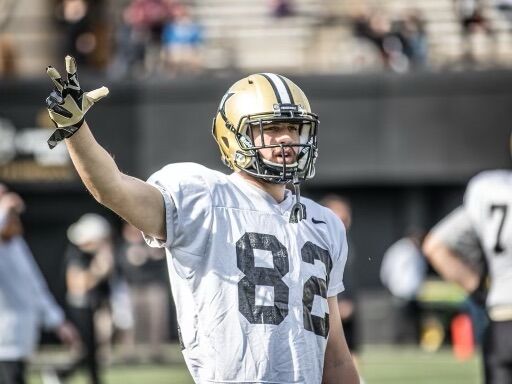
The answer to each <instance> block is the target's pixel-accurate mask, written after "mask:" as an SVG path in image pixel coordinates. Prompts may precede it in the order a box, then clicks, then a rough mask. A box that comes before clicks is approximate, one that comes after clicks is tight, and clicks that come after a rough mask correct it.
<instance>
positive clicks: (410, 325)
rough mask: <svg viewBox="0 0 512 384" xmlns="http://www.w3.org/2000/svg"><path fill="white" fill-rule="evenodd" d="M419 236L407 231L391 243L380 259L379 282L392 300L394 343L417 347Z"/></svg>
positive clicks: (422, 266) (423, 267)
mask: <svg viewBox="0 0 512 384" xmlns="http://www.w3.org/2000/svg"><path fill="white" fill-rule="evenodd" d="M423 236H424V234H423V232H422V231H420V230H417V229H411V230H409V231H408V232H407V235H406V236H405V237H403V238H401V239H399V240H398V241H396V242H395V243H393V244H392V245H391V246H390V247H389V248H388V249H387V251H386V252H385V253H384V256H383V258H382V264H381V267H380V280H381V282H382V284H383V285H384V286H385V287H386V288H387V289H388V291H389V292H390V293H391V295H392V296H393V300H392V304H393V307H394V315H395V318H394V320H393V325H394V327H395V328H394V341H395V342H396V343H398V344H403V343H411V342H412V343H414V344H417V343H418V341H419V335H420V308H419V305H418V300H417V296H418V293H419V292H420V289H421V287H422V286H423V282H424V280H425V276H426V273H427V263H426V262H425V258H424V256H423V253H422V251H421V244H422V241H423Z"/></svg>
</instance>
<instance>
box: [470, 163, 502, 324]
mask: <svg viewBox="0 0 512 384" xmlns="http://www.w3.org/2000/svg"><path fill="white" fill-rule="evenodd" d="M464 208H465V210H466V212H467V214H468V215H469V218H470V220H471V225H472V226H473V228H474V229H475V232H476V234H477V236H478V239H479V240H480V243H481V246H482V249H483V251H484V254H485V258H486V262H487V266H488V270H489V277H490V287H489V294H488V296H487V303H486V304H487V307H488V309H489V313H490V314H491V316H492V314H493V311H494V310H499V308H500V307H501V308H503V307H508V308H512V217H511V214H512V211H511V210H512V171H506V170H494V171H485V172H482V173H480V174H478V175H477V176H475V177H474V178H473V179H471V181H470V182H469V184H468V187H467V189H466V194H465V196H464Z"/></svg>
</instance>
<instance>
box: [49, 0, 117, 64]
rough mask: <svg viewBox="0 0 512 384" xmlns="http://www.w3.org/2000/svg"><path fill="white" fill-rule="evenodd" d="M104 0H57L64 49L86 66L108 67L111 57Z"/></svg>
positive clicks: (57, 13) (58, 19)
mask: <svg viewBox="0 0 512 384" xmlns="http://www.w3.org/2000/svg"><path fill="white" fill-rule="evenodd" d="M103 8H104V0H57V6H56V8H55V17H56V20H57V22H58V25H59V26H60V28H61V30H62V34H63V38H64V39H63V45H62V49H61V52H63V53H65V54H71V55H73V56H74V57H76V60H77V61H78V62H79V63H80V64H82V65H83V66H84V67H85V68H87V69H90V70H97V69H103V68H105V66H106V64H107V61H108V60H109V56H110V49H111V48H110V45H109V44H108V41H109V39H108V28H107V25H106V22H105V17H104V15H103Z"/></svg>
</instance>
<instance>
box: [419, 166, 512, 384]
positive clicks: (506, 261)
mask: <svg viewBox="0 0 512 384" xmlns="http://www.w3.org/2000/svg"><path fill="white" fill-rule="evenodd" d="M511 206H512V171H510V170H492V171H484V172H482V173H480V174H478V175H476V176H475V177H473V178H472V179H471V180H470V181H469V183H468V186H467V188H466V192H465V195H464V203H463V207H462V211H461V213H458V214H456V215H454V217H452V218H449V219H447V222H446V224H445V225H446V227H447V228H446V229H444V230H443V231H441V230H434V231H433V232H432V233H431V235H430V236H429V237H428V239H427V241H426V242H425V247H424V248H425V253H426V254H427V255H428V257H429V260H430V262H431V264H432V266H433V267H434V268H435V269H436V270H437V271H438V272H439V274H440V275H441V276H443V277H444V278H445V279H447V280H449V281H453V282H455V283H457V284H458V285H460V286H461V287H462V288H463V289H464V290H465V291H466V292H468V294H469V295H470V296H471V297H472V298H473V299H474V300H476V301H477V302H483V301H485V306H486V309H487V315H488V317H489V324H488V326H487V329H486V331H485V335H484V339H483V357H484V374H485V383H486V384H505V383H511V382H512V337H511V335H512V221H511V220H510V212H509V211H510V207H511ZM480 248H481V249H482V250H483V255H484V256H485V263H484V265H486V266H487V273H488V278H486V277H487V275H486V274H485V273H482V272H481V271H480V270H478V269H477V268H475V267H474V264H475V262H474V261H472V259H474V256H473V255H475V254H476V255H478V252H479V250H480ZM457 254H463V255H465V257H464V258H460V257H457ZM507 335H508V336H507Z"/></svg>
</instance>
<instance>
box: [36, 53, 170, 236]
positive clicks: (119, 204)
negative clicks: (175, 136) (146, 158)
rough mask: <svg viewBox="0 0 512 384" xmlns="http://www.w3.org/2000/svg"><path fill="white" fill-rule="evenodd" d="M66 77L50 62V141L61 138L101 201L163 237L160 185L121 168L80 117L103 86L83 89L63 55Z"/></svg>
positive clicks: (104, 90)
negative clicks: (51, 126) (128, 173)
mask: <svg viewBox="0 0 512 384" xmlns="http://www.w3.org/2000/svg"><path fill="white" fill-rule="evenodd" d="M66 71H67V80H63V79H62V77H61V76H60V74H59V73H58V72H57V70H55V69H54V68H52V67H48V69H47V73H48V75H49V76H50V78H51V79H52V81H53V84H54V86H55V90H54V91H53V92H52V93H51V94H50V96H49V97H48V99H47V100H46V103H47V107H48V112H49V114H50V117H51V118H52V120H53V121H54V123H55V125H56V126H57V130H56V131H55V132H54V134H53V135H52V136H51V137H50V140H49V141H48V144H49V145H50V147H51V148H52V147H54V146H55V145H57V144H58V142H59V141H62V140H65V142H66V145H67V147H68V150H69V153H70V156H71V160H72V161H73V164H74V166H75V168H76V170H77V172H78V174H79V175H80V178H81V179H82V181H83V182H84V184H85V186H86V187H87V189H88V190H89V192H91V194H92V195H93V196H94V198H95V199H96V200H97V201H98V202H99V203H101V204H103V205H105V206H106V207H108V208H110V209H111V210H112V211H114V212H116V213H117V214H118V215H119V216H121V217H122V218H123V219H125V220H126V221H128V222H129V223H131V224H133V225H134V226H135V227H136V228H138V229H140V230H141V231H143V232H144V233H146V234H148V235H151V236H154V237H156V238H159V239H162V240H164V239H165V208H164V202H163V198H162V196H161V194H160V192H159V191H158V189H157V188H156V187H154V186H152V185H150V184H148V183H146V182H144V181H142V180H139V179H137V178H135V177H132V176H129V175H126V174H124V173H122V172H121V171H120V170H119V168H118V167H117V165H116V163H115V161H114V159H113V158H112V156H110V154H109V153H108V152H107V151H106V150H105V149H104V148H103V147H102V146H101V145H100V144H98V142H97V141H96V140H95V138H94V136H93V135H92V132H91V130H90V129H89V126H88V125H87V123H86V122H85V120H84V116H85V113H86V112H87V111H88V110H89V109H90V107H91V106H92V105H93V104H94V103H95V102H97V101H99V100H100V99H101V98H103V97H104V96H106V95H107V94H108V89H107V88H105V87H102V88H99V89H96V90H94V91H90V92H86V93H84V92H83V91H82V89H81V87H80V84H79V82H78V78H77V75H76V64H75V60H74V59H73V58H72V57H70V56H67V57H66Z"/></svg>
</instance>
